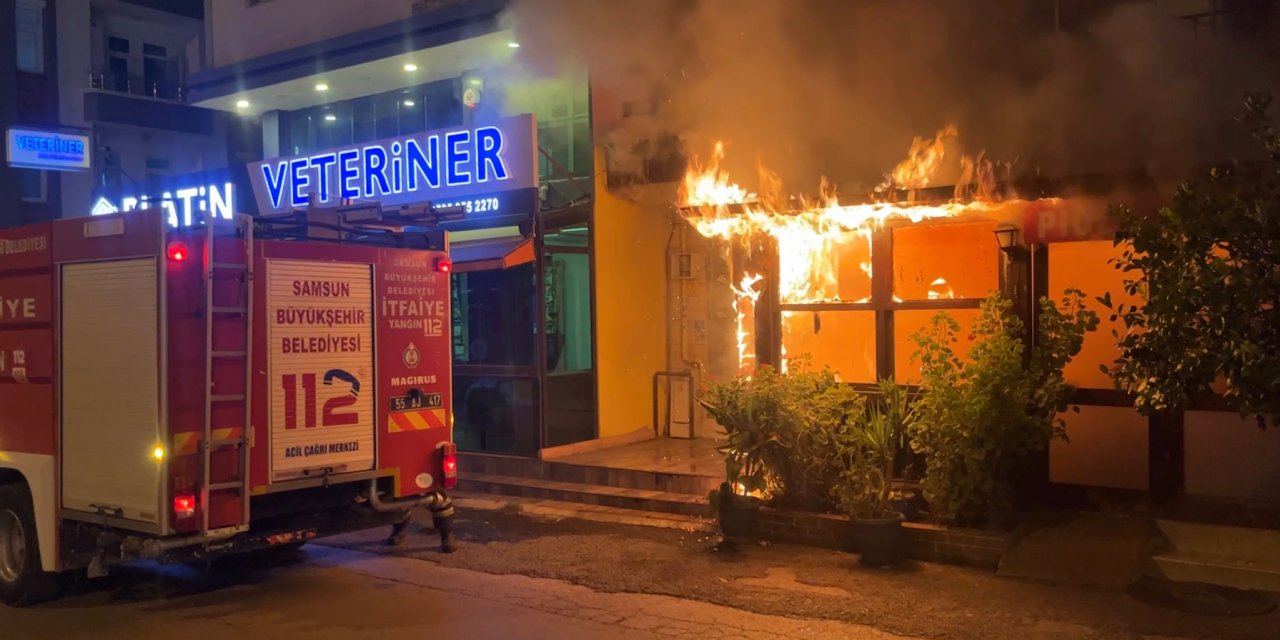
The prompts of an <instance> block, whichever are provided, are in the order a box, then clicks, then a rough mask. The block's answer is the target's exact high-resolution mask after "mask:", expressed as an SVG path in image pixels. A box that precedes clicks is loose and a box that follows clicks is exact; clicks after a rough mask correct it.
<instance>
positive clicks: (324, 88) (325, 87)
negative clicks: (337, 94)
mask: <svg viewBox="0 0 1280 640" xmlns="http://www.w3.org/2000/svg"><path fill="white" fill-rule="evenodd" d="M328 90H329V85H327V84H325V83H323V82H321V83H319V84H317V85H316V91H328Z"/></svg>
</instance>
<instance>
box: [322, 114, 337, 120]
mask: <svg viewBox="0 0 1280 640" xmlns="http://www.w3.org/2000/svg"><path fill="white" fill-rule="evenodd" d="M324 119H325V121H326V122H335V121H336V120H337V119H338V116H335V115H333V114H332V113H326V114H324Z"/></svg>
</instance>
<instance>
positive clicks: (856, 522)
mask: <svg viewBox="0 0 1280 640" xmlns="http://www.w3.org/2000/svg"><path fill="white" fill-rule="evenodd" d="M905 519H906V518H904V517H903V515H902V514H901V513H894V514H893V515H892V516H889V517H886V518H853V519H852V521H851V525H852V529H853V542H854V545H855V546H856V547H857V549H858V561H859V562H861V563H863V564H871V565H877V566H887V565H892V564H897V563H898V562H899V561H900V560H901V559H902V521H903V520H905Z"/></svg>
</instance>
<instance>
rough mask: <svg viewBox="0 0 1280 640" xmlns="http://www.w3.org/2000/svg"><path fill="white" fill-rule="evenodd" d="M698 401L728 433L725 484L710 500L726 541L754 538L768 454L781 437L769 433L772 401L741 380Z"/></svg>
mask: <svg viewBox="0 0 1280 640" xmlns="http://www.w3.org/2000/svg"><path fill="white" fill-rule="evenodd" d="M698 402H699V403H700V404H702V406H703V407H705V408H706V410H707V412H708V413H710V414H711V416H712V417H713V418H715V420H716V422H717V423H718V424H719V425H720V426H721V427H722V428H724V430H725V433H726V435H727V441H726V443H725V444H724V445H723V446H721V447H720V452H721V453H723V454H724V456H725V481H724V482H722V483H720V487H719V488H718V489H712V490H711V492H710V493H709V494H708V495H707V498H708V501H709V502H710V503H711V511H712V513H713V514H714V515H715V518H716V522H717V523H718V524H719V525H720V533H721V534H722V535H723V536H724V539H725V541H726V542H729V543H733V542H739V541H744V540H749V539H752V538H754V537H755V532H756V520H757V515H758V513H759V509H760V504H761V500H760V497H759V496H760V494H761V493H762V492H763V491H764V488H765V465H764V461H763V459H762V457H761V454H762V452H763V450H764V449H765V448H766V447H768V446H769V445H770V444H772V443H773V442H774V441H775V440H776V438H777V436H776V434H775V433H773V432H772V431H771V430H769V429H768V428H767V426H768V425H767V415H768V408H769V406H770V405H769V402H768V398H767V397H766V396H765V395H764V394H763V393H761V392H760V390H759V389H757V388H755V386H753V385H752V384H751V381H750V380H747V379H738V380H735V381H733V382H731V383H729V384H725V385H714V386H713V387H712V388H711V389H710V391H709V392H708V398H707V399H703V398H699V399H698Z"/></svg>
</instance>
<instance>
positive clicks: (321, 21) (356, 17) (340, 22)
mask: <svg viewBox="0 0 1280 640" xmlns="http://www.w3.org/2000/svg"><path fill="white" fill-rule="evenodd" d="M412 13H413V0H359V1H353V0H342V1H336V0H324V1H317V0H266V1H264V2H261V3H259V4H256V5H253V6H249V3H248V2H246V1H245V0H206V2H205V29H206V33H207V42H208V45H207V46H208V53H209V55H208V60H209V65H210V66H212V67H224V66H227V65H230V64H235V63H237V62H243V61H245V60H249V59H251V58H256V57H258V56H263V55H267V54H269V53H274V52H277V51H284V50H286V49H292V48H294V47H298V46H302V45H305V44H310V43H313V42H319V41H321V40H325V39H327V38H332V37H335V36H340V35H343V34H347V33H352V32H355V31H360V30H362V29H368V28H370V27H376V26H378V25H382V24H386V23H388V22H393V21H396V20H403V19H405V18H408V17H409V16H410V15H412Z"/></svg>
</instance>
